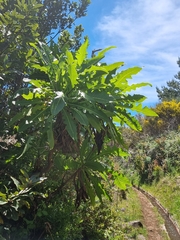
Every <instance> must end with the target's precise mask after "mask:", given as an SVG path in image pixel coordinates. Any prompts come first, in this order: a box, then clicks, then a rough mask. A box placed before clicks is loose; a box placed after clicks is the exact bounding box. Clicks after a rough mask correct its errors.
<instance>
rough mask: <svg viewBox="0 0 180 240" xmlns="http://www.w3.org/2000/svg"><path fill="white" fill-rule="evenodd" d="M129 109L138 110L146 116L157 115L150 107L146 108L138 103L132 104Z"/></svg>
mask: <svg viewBox="0 0 180 240" xmlns="http://www.w3.org/2000/svg"><path fill="white" fill-rule="evenodd" d="M131 110H133V111H136V112H140V113H142V114H144V115H146V116H150V117H157V116H158V114H157V113H155V112H154V111H153V110H152V109H150V108H148V107H143V105H142V104H138V105H134V106H133V107H132V108H131Z"/></svg>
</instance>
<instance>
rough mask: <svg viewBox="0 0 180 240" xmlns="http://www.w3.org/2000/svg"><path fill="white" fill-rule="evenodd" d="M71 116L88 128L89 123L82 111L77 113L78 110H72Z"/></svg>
mask: <svg viewBox="0 0 180 240" xmlns="http://www.w3.org/2000/svg"><path fill="white" fill-rule="evenodd" d="M72 113H73V116H74V117H75V118H76V120H77V121H78V122H79V123H81V124H82V125H84V126H88V124H89V121H88V117H87V115H86V113H83V112H82V111H79V110H78V109H75V108H74V109H72Z"/></svg>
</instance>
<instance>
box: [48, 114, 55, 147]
mask: <svg viewBox="0 0 180 240" xmlns="http://www.w3.org/2000/svg"><path fill="white" fill-rule="evenodd" d="M48 122H49V126H48V130H47V137H48V143H49V147H50V150H51V149H53V148H54V133H53V123H52V118H50V119H48Z"/></svg>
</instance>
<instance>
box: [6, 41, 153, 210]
mask: <svg viewBox="0 0 180 240" xmlns="http://www.w3.org/2000/svg"><path fill="white" fill-rule="evenodd" d="M30 45H31V49H30V51H29V53H28V55H27V63H28V64H29V67H30V69H31V70H32V74H30V75H29V77H28V78H25V79H24V83H25V86H26V87H25V88H22V89H20V90H18V91H17V93H16V96H15V97H14V102H13V103H14V104H15V105H16V106H17V107H19V108H20V109H21V111H20V112H19V113H18V114H17V115H16V116H14V117H13V118H12V120H11V122H10V125H11V126H14V127H15V128H16V129H17V131H18V132H19V133H21V132H26V134H27V135H28V137H27V140H26V145H25V148H24V151H23V153H22V154H21V156H20V157H22V155H23V154H25V152H26V151H28V150H29V149H30V148H32V146H33V147H36V148H37V155H38V156H39V157H37V160H36V161H35V163H34V167H35V168H36V169H35V170H36V172H37V171H38V172H39V173H40V175H46V176H48V172H49V171H50V170H52V169H53V167H54V165H55V166H56V167H57V168H58V169H59V170H60V171H61V170H62V169H63V171H64V173H63V174H62V175H61V177H62V179H61V184H60V185H59V186H58V187H57V188H56V190H54V192H52V195H53V193H56V192H57V191H58V190H60V189H62V188H63V186H65V185H66V184H67V183H68V182H70V181H72V182H73V184H74V187H75V190H76V193H77V199H76V203H77V205H79V204H80V202H81V200H84V201H86V200H87V199H88V198H90V200H91V202H92V203H94V201H95V196H98V198H99V199H100V200H102V195H107V192H106V190H105V188H104V185H103V181H105V180H107V179H108V174H109V173H111V178H112V179H114V182H115V184H116V185H118V186H119V187H120V188H121V189H125V188H126V186H127V185H130V183H129V182H128V180H127V179H126V178H125V177H123V176H122V175H121V174H119V173H118V172H116V171H114V170H112V169H113V168H112V163H110V165H108V163H109V162H108V160H107V159H108V158H107V157H108V156H110V155H113V154H117V153H118V154H121V152H123V140H122V136H121V133H120V132H119V130H118V128H117V124H119V125H123V124H126V125H127V126H129V127H130V128H132V129H134V130H137V131H139V130H141V126H140V124H139V123H138V121H137V119H136V118H135V117H134V116H132V115H131V111H137V112H140V113H143V114H145V115H148V116H154V115H156V114H155V113H154V112H153V111H152V110H150V109H148V108H147V107H143V106H142V102H143V101H144V100H145V99H146V98H145V97H144V96H142V95H140V94H129V92H130V91H132V90H133V91H134V90H136V88H139V87H143V86H147V85H150V84H149V83H138V84H131V85H130V84H129V83H128V80H127V79H131V78H132V75H134V74H137V73H138V72H139V71H140V70H141V68H140V67H133V68H129V69H126V70H123V71H119V68H120V67H121V66H123V64H124V63H123V62H115V63H113V64H106V63H102V59H103V58H104V56H105V53H106V52H107V51H109V50H110V49H111V48H113V47H109V48H106V49H104V50H102V51H99V52H98V53H97V55H96V56H93V57H92V58H88V54H87V48H88V39H86V40H85V42H84V43H83V44H82V45H81V47H80V48H79V49H78V50H77V51H76V52H70V51H69V50H67V49H66V48H64V49H61V51H59V50H58V46H57V45H55V44H54V45H52V46H50V47H49V46H47V45H45V44H43V43H38V44H34V43H31V44H30ZM28 59H31V60H28ZM33 71H34V72H33ZM109 141H113V142H114V144H113V147H112V146H109V144H108V142H109ZM105 142H106V144H104V143H105ZM35 143H36V144H35ZM40 149H43V150H40ZM62 156H65V158H63V157H62ZM47 181H48V180H47Z"/></svg>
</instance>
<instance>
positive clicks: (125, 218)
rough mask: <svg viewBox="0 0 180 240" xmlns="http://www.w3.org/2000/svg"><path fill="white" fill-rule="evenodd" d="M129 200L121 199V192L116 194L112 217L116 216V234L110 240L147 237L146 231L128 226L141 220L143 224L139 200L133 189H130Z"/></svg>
mask: <svg viewBox="0 0 180 240" xmlns="http://www.w3.org/2000/svg"><path fill="white" fill-rule="evenodd" d="M126 196H127V199H126V200H124V199H122V197H121V194H120V192H119V191H116V192H115V193H114V201H113V204H112V205H111V212H112V215H115V216H116V219H117V220H116V222H115V223H114V229H115V230H114V232H113V233H112V234H111V236H110V237H109V238H108V239H111V240H124V239H129V238H130V239H137V236H138V235H140V234H141V235H144V236H146V229H144V228H135V227H132V226H130V225H129V224H128V222H130V221H134V220H139V221H141V222H142V211H141V205H140V202H139V198H138V196H137V195H136V193H135V192H134V191H133V189H131V188H130V189H129V190H128V193H127V195H126Z"/></svg>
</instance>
